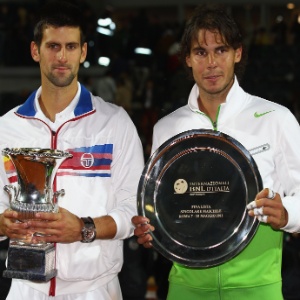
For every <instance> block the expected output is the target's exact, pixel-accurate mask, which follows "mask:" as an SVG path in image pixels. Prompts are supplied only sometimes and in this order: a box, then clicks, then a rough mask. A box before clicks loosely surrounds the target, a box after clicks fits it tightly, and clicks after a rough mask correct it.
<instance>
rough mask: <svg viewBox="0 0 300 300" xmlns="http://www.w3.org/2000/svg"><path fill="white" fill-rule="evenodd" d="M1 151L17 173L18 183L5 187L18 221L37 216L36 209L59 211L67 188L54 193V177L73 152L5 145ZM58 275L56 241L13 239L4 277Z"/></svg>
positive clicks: (40, 210)
mask: <svg viewBox="0 0 300 300" xmlns="http://www.w3.org/2000/svg"><path fill="white" fill-rule="evenodd" d="M2 154H3V155H4V156H6V157H8V158H9V159H10V160H11V162H12V163H13V165H14V167H15V170H16V173H17V178H18V184H17V185H6V186H4V190H5V191H6V192H7V193H8V194H9V197H10V209H12V210H14V211H17V212H18V213H19V215H20V216H21V217H20V218H19V220H18V222H23V221H26V220H30V219H34V218H35V213H37V212H51V213H57V212H58V198H59V197H60V196H63V195H64V190H63V189H62V190H59V191H57V192H53V189H52V185H53V180H54V177H55V174H56V172H57V169H58V168H59V166H60V165H61V163H62V162H63V161H64V160H65V159H66V158H69V157H72V155H71V154H70V153H68V152H64V151H60V150H53V149H41V148H5V149H3V150H2ZM33 235H43V233H38V232H36V233H34V234H33ZM56 274H57V270H56V269H55V246H54V244H53V243H40V244H33V243H31V238H28V239H27V240H26V239H11V240H10V242H9V248H8V259H7V269H6V270H5V271H4V272H3V277H8V278H20V279H27V280H34V281H41V282H46V281H49V280H50V279H51V278H53V277H55V276H56Z"/></svg>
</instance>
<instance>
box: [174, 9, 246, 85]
mask: <svg viewBox="0 0 300 300" xmlns="http://www.w3.org/2000/svg"><path fill="white" fill-rule="evenodd" d="M201 29H202V30H208V31H211V32H215V33H219V34H220V35H221V38H222V40H223V42H224V44H225V45H227V46H229V47H232V48H233V49H234V50H236V49H238V48H240V47H242V48H243V51H242V58H241V61H240V62H239V63H236V64H235V68H234V72H235V74H236V76H237V78H238V80H241V79H242V76H243V73H244V70H245V66H246V61H247V53H246V47H244V45H243V38H242V35H241V33H240V30H239V28H238V26H237V24H236V22H235V21H234V19H233V18H232V16H231V15H229V14H228V13H227V12H226V10H225V9H224V7H223V6H220V5H200V6H198V7H197V8H196V9H195V11H194V13H193V15H192V16H191V18H190V19H189V20H188V22H187V24H186V26H185V29H184V32H183V35H182V38H181V45H180V52H179V56H180V59H181V61H182V63H183V65H184V66H185V68H186V70H187V71H188V74H189V77H190V79H193V75H192V70H191V68H189V67H188V66H187V65H186V57H187V56H189V55H190V52H191V46H192V42H193V41H194V40H195V39H197V38H198V33H199V30H201Z"/></svg>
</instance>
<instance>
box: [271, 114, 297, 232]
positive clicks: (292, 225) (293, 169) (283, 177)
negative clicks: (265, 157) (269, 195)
mask: <svg viewBox="0 0 300 300" xmlns="http://www.w3.org/2000/svg"><path fill="white" fill-rule="evenodd" d="M281 121H282V125H281V126H280V128H281V129H282V130H281V132H278V144H277V149H278V151H277V153H276V156H275V164H276V169H277V176H278V178H279V182H280V183H281V185H282V188H283V192H284V195H283V198H282V202H283V205H284V207H285V208H286V210H287V212H288V223H287V225H286V226H285V227H284V228H282V230H284V231H287V232H300V218H299V213H300V127H299V124H298V122H297V120H296V119H295V117H294V116H293V115H292V113H289V114H287V115H286V116H285V117H284V118H283V120H281Z"/></svg>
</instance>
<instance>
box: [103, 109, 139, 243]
mask: <svg viewBox="0 0 300 300" xmlns="http://www.w3.org/2000/svg"><path fill="white" fill-rule="evenodd" d="M115 130H116V140H115V145H116V149H115V150H114V160H113V161H114V162H113V165H112V184H113V190H114V193H115V196H116V206H115V208H114V209H113V210H111V211H110V212H109V215H110V216H111V217H112V218H113V219H114V220H115V222H116V224H117V233H116V235H115V237H114V238H115V239H124V238H127V237H129V236H131V235H132V234H133V229H134V227H133V225H132V223H131V218H132V217H133V216H134V215H136V214H137V187H138V183H139V180H140V177H141V174H142V170H143V167H144V156H143V149H142V144H141V141H140V139H139V136H138V134H137V130H136V128H135V126H134V124H133V122H132V121H131V119H130V118H129V116H128V115H127V113H126V112H125V111H124V110H123V109H120V111H119V116H118V122H117V124H116V128H115Z"/></svg>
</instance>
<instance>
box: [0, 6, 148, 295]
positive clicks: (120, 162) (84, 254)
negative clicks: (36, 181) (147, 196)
mask: <svg viewBox="0 0 300 300" xmlns="http://www.w3.org/2000/svg"><path fill="white" fill-rule="evenodd" d="M80 16H81V12H80V11H78V9H77V8H76V7H75V6H73V4H70V2H68V3H67V2H66V3H64V2H63V1H57V2H52V3H50V4H49V5H48V6H46V7H45V8H44V10H43V11H42V13H41V18H40V20H39V22H38V23H37V24H36V26H35V29H34V41H33V42H32V43H31V55H32V58H33V60H34V61H36V62H37V63H39V65H40V71H41V87H40V88H39V89H38V90H37V91H34V92H33V93H32V94H31V95H30V96H29V98H28V99H27V100H26V102H25V103H24V104H23V105H21V106H19V107H16V108H14V109H12V110H11V111H9V112H8V113H7V114H5V115H4V116H3V117H1V118H0V128H1V129H0V149H1V150H2V149H4V148H7V147H8V148H24V147H25V148H47V149H59V150H65V151H68V152H70V153H71V154H72V155H73V157H72V158H69V159H66V160H65V161H64V162H63V163H62V165H61V166H60V168H59V170H58V171H57V174H56V178H55V188H56V190H60V189H64V190H65V196H64V197H61V198H60V199H59V203H58V204H59V212H58V213H37V214H36V215H35V220H30V221H24V222H23V223H18V222H16V220H18V212H16V211H12V210H10V209H9V207H10V205H9V197H8V194H7V193H6V192H5V191H3V189H0V213H1V214H0V238H1V239H5V238H7V237H8V238H14V239H22V238H28V237H29V238H31V239H32V243H39V242H46V243H47V242H51V243H56V268H57V271H58V274H57V276H56V277H55V278H53V279H51V280H50V281H49V282H44V283H37V282H34V281H30V280H24V279H13V280H12V285H11V289H10V292H9V294H8V297H7V299H13V300H15V299H28V300H29V299H39V300H41V299H50V298H51V299H54V298H55V299H81V300H83V299H89V300H90V299H107V300H108V299H122V295H121V292H120V286H119V282H118V277H117V275H118V272H119V271H120V269H121V267H122V263H123V247H122V246H123V239H125V238H127V237H129V236H131V235H132V232H133V227H132V224H131V218H132V216H133V215H135V214H136V196H135V194H136V190H137V184H138V181H139V177H140V174H141V171H142V168H143V152H142V146H141V143H140V140H139V137H138V135H137V131H136V128H135V126H134V124H133V123H132V121H131V120H130V118H129V116H128V115H127V113H126V112H125V111H124V109H122V108H120V107H118V106H115V105H113V104H111V103H107V102H105V101H104V100H102V99H101V98H100V97H96V96H93V95H92V94H91V93H90V92H89V91H88V90H87V89H86V88H85V87H84V86H82V85H81V84H80V83H78V70H79V66H80V64H81V63H82V62H83V61H84V60H85V58H86V54H87V44H86V43H85V42H84V36H83V31H82V23H81V20H80ZM87 156H88V157H89V159H90V160H89V161H90V162H91V163H90V164H86V163H84V161H85V159H84V158H85V157H87ZM16 178H17V176H16V172H15V170H13V169H10V167H9V162H7V161H6V162H5V165H3V164H1V165H0V186H2V187H4V185H6V184H17V182H16V181H17V180H16ZM45 221H47V222H45ZM87 223H88V224H87ZM87 231H88V234H86V232H87ZM32 232H43V233H44V235H43V236H31V235H32ZM53 297H54V298H53Z"/></svg>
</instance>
